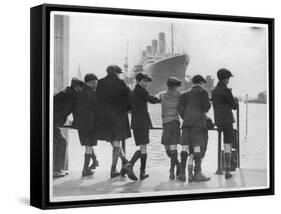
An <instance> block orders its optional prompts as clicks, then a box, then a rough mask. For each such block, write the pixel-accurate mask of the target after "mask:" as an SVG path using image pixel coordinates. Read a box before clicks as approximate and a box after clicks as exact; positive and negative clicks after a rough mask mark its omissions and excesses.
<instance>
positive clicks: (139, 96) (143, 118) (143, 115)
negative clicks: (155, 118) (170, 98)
mask: <svg viewBox="0 0 281 214" xmlns="http://www.w3.org/2000/svg"><path fill="white" fill-rule="evenodd" d="M147 102H149V103H160V102H161V101H160V99H158V98H157V97H154V96H152V95H150V94H149V93H148V92H147V91H146V90H145V89H144V88H142V87H141V86H139V85H138V84H137V85H136V86H135V88H134V90H133V91H132V93H131V95H130V105H131V109H132V121H131V128H132V129H139V128H145V129H150V128H152V122H151V119H150V116H149V112H148V108H147Z"/></svg>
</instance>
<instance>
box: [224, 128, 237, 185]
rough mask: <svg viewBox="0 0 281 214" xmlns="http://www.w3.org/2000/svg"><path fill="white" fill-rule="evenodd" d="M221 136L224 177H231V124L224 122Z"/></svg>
mask: <svg viewBox="0 0 281 214" xmlns="http://www.w3.org/2000/svg"><path fill="white" fill-rule="evenodd" d="M222 131H223V137H224V140H223V141H224V158H225V179H229V178H231V177H232V174H231V173H230V169H231V147H232V143H233V141H234V136H233V124H232V123H230V124H224V125H223V128H222Z"/></svg>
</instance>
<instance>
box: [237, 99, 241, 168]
mask: <svg viewBox="0 0 281 214" xmlns="http://www.w3.org/2000/svg"><path fill="white" fill-rule="evenodd" d="M239 115H240V111H239V103H238V105H237V111H236V120H237V127H236V128H237V131H238V139H237V159H238V164H237V167H238V168H240V130H239V126H240V121H239Z"/></svg>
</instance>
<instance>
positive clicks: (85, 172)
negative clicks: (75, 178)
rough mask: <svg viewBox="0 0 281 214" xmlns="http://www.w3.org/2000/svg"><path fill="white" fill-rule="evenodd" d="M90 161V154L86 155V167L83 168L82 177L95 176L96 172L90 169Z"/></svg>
mask: <svg viewBox="0 0 281 214" xmlns="http://www.w3.org/2000/svg"><path fill="white" fill-rule="evenodd" d="M90 159H91V155H90V154H85V155H84V167H83V170H82V177H87V176H89V175H93V174H94V172H93V171H92V170H91V169H90V168H89V163H90Z"/></svg>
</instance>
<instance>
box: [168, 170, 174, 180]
mask: <svg viewBox="0 0 281 214" xmlns="http://www.w3.org/2000/svg"><path fill="white" fill-rule="evenodd" d="M169 178H170V180H174V179H175V172H174V170H173V169H170V175H169Z"/></svg>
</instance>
